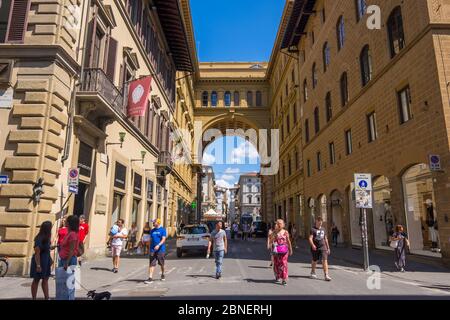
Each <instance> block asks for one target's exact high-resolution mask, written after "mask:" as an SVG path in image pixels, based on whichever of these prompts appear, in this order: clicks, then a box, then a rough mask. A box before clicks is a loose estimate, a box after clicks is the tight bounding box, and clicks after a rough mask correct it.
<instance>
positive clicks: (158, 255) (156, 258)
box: [150, 252, 166, 267]
mask: <svg viewBox="0 0 450 320" xmlns="http://www.w3.org/2000/svg"><path fill="white" fill-rule="evenodd" d="M165 259H166V254H165V253H164V252H152V253H150V266H151V267H156V262H158V264H159V265H160V266H162V267H163V266H164V262H165Z"/></svg>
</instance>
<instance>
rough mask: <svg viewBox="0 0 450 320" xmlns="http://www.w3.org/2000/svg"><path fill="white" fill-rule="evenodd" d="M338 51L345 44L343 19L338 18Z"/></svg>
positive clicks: (341, 17)
mask: <svg viewBox="0 0 450 320" xmlns="http://www.w3.org/2000/svg"><path fill="white" fill-rule="evenodd" d="M336 34H337V44H338V50H341V49H342V48H343V47H344V44H345V23H344V17H343V16H340V17H339V19H338V22H337V25H336Z"/></svg>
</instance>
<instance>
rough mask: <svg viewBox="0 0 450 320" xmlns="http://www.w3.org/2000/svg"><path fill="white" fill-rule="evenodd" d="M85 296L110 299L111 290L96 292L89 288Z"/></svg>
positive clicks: (94, 298) (95, 298) (93, 298)
mask: <svg viewBox="0 0 450 320" xmlns="http://www.w3.org/2000/svg"><path fill="white" fill-rule="evenodd" d="M87 296H88V297H89V298H91V299H92V300H109V299H111V292H109V291H105V292H100V293H96V292H95V290H91V291H89V292H88V293H87Z"/></svg>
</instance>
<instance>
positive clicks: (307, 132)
mask: <svg viewBox="0 0 450 320" xmlns="http://www.w3.org/2000/svg"><path fill="white" fill-rule="evenodd" d="M305 142H306V143H308V142H309V120H308V119H306V120H305Z"/></svg>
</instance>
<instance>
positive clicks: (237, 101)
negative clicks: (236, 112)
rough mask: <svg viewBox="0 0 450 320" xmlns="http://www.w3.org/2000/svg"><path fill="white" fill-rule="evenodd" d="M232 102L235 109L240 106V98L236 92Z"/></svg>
mask: <svg viewBox="0 0 450 320" xmlns="http://www.w3.org/2000/svg"><path fill="white" fill-rule="evenodd" d="M233 100H234V106H235V107H239V106H240V105H241V97H240V95H239V92H238V91H235V92H234V97H233Z"/></svg>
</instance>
